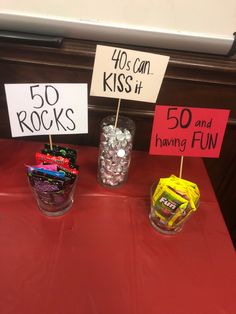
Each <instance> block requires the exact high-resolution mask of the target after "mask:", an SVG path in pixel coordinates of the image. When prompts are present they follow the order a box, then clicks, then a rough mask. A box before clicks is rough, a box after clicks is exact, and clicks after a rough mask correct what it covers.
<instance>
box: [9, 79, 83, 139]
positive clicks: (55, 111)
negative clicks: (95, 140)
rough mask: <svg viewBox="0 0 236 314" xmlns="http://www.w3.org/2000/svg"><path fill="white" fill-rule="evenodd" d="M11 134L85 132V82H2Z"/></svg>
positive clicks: (14, 135) (15, 135)
mask: <svg viewBox="0 0 236 314" xmlns="http://www.w3.org/2000/svg"><path fill="white" fill-rule="evenodd" d="M5 91H6V98H7V105H8V112H9V118H10V125H11V132H12V136H13V137H18V136H30V135H49V134H77V133H87V132H88V100H87V98H88V96H87V84H59V83H55V84H52V83H48V84H37V83H35V84H5Z"/></svg>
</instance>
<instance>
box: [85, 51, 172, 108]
mask: <svg viewBox="0 0 236 314" xmlns="http://www.w3.org/2000/svg"><path fill="white" fill-rule="evenodd" d="M168 61H169V57H168V56H162V55H157V54H153V53H147V52H141V51H136V50H130V49H123V48H116V47H108V46H100V45H98V46H97V49H96V56H95V62H94V68H93V77H92V84H91V90H90V95H91V96H103V97H111V98H119V99H121V98H122V99H130V100H137V101H146V102H152V103H154V102H156V99H157V96H158V93H159V90H160V87H161V84H162V81H163V78H164V74H165V71H166V67H167V65H168Z"/></svg>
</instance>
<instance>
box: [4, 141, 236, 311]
mask: <svg viewBox="0 0 236 314" xmlns="http://www.w3.org/2000/svg"><path fill="white" fill-rule="evenodd" d="M0 144H1V154H0V166H1V168H0V171H1V180H0V249H1V259H0V313H1V314H8V313H9V314H10V313H14V314H77V313H81V314H116V313H117V314H126V313H127V314H144V313H148V314H152V313H153V314H157V313H161V314H173V313H174V314H185V313H186V314H187V313H188V314H195V313H196V314H211V313H212V314H213V313H214V314H226V313H227V314H231V313H232V314H235V313H236V300H235V299H236V267H235V266H236V263H235V251H234V248H233V245H232V243H231V240H230V237H229V234H228V231H227V229H226V226H225V224H224V221H223V218H222V215H221V212H220V209H219V206H218V203H217V200H216V197H215V195H214V192H213V189H212V187H211V184H210V181H209V178H208V175H207V173H206V170H205V168H204V165H203V162H202V160H201V159H200V158H185V160H184V169H183V177H184V178H185V179H188V180H191V181H194V182H195V183H197V184H198V186H199V188H200V191H201V204H200V207H199V210H198V211H197V212H196V214H194V216H193V217H192V218H191V219H190V220H189V221H188V222H187V224H186V226H185V227H184V229H183V230H182V231H181V232H180V233H178V234H177V235H171V236H166V235H162V234H160V233H158V232H157V231H156V230H154V229H153V227H152V226H151V224H150V222H149V219H148V213H149V206H150V204H149V190H150V187H151V185H152V183H153V182H154V181H155V180H156V179H158V178H159V177H168V176H169V175H171V174H178V169H179V162H180V158H179V157H170V156H168V157H166V156H149V155H148V153H145V152H139V151H134V152H133V154H132V162H131V166H130V172H129V178H128V181H127V183H126V184H125V185H124V186H123V187H121V188H119V189H113V190H109V189H105V188H103V187H101V186H100V185H99V184H98V183H97V180H96V171H97V154H98V150H97V148H95V147H76V148H77V149H78V163H79V164H80V166H81V168H80V175H79V181H78V186H77V190H76V195H75V202H74V205H73V207H72V209H71V210H70V211H69V212H68V213H67V214H66V215H64V216H62V217H58V218H48V217H45V216H43V215H42V214H41V213H40V212H39V210H38V208H37V205H36V202H35V200H34V199H33V196H32V194H31V191H30V189H29V187H28V183H27V179H26V170H25V167H24V163H26V164H34V152H36V151H39V150H40V149H41V148H42V143H38V142H24V141H22V140H13V139H12V140H0Z"/></svg>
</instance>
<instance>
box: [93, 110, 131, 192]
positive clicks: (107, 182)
mask: <svg viewBox="0 0 236 314" xmlns="http://www.w3.org/2000/svg"><path fill="white" fill-rule="evenodd" d="M115 121H116V116H115V115H112V116H108V117H105V118H104V119H103V120H102V121H101V123H100V144H99V156H98V173H97V178H98V182H99V183H100V184H101V185H103V186H104V187H109V188H115V187H119V186H121V185H122V184H124V183H125V182H126V180H127V176H128V170H129V165H130V161H131V152H132V146H133V138H134V134H135V123H134V121H133V120H131V119H130V118H127V117H124V116H119V118H118V119H117V123H116V126H115Z"/></svg>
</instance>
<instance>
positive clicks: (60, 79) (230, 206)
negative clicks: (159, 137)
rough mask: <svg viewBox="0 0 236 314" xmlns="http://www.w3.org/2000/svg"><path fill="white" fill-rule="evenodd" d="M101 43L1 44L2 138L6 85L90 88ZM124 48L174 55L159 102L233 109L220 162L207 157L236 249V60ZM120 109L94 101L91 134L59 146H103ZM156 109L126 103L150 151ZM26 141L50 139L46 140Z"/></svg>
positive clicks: (140, 141)
mask: <svg viewBox="0 0 236 314" xmlns="http://www.w3.org/2000/svg"><path fill="white" fill-rule="evenodd" d="M96 44H106V43H101V42H99V43H98V42H91V41H82V40H77V39H76V40H75V39H64V41H63V44H62V46H61V47H60V48H49V47H42V46H33V45H27V44H19V43H18V44H17V43H9V42H4V41H2V42H0V110H1V111H0V137H2V138H10V137H11V132H10V126H9V118H8V112H7V105H6V99H5V92H4V84H5V83H39V82H42V83H48V82H54V83H88V85H89V89H90V83H91V78H92V70H93V63H94V56H95V49H96ZM113 46H115V44H113ZM118 46H119V47H123V48H128V49H136V50H141V51H147V52H152V53H159V54H163V55H168V56H170V62H169V65H168V68H167V71H166V74H165V78H164V81H163V84H162V87H161V91H160V94H159V97H158V103H160V104H171V105H178V106H192V107H208V108H226V109H230V110H231V114H230V119H229V122H228V125H227V130H226V135H225V138H224V142H223V147H222V151H221V156H220V158H219V159H211V158H205V159H204V162H205V165H206V167H207V170H208V173H209V176H210V178H211V181H212V184H213V187H214V189H215V192H216V195H217V197H218V200H219V203H220V205H221V209H222V213H223V215H224V218H225V221H226V224H227V226H228V229H229V231H230V234H231V237H232V239H233V241H234V242H235V245H236V210H235V208H234V206H235V205H234V204H235V203H236V197H235V195H236V193H235V191H234V187H235V186H236V145H235V143H236V60H233V59H230V58H228V57H223V56H214V55H204V54H195V53H187V52H186V53H184V52H178V51H167V50H161V49H154V48H144V47H134V46H127V45H126V46H122V45H118ZM116 106H117V100H116V99H110V98H102V97H89V133H88V134H86V135H70V136H56V141H58V142H65V143H75V144H80V145H96V146H97V145H98V140H99V138H98V137H99V132H98V128H99V122H100V120H101V119H102V118H103V117H105V116H106V115H108V114H110V113H115V111H116ZM154 106H155V104H151V103H143V102H134V101H126V100H122V102H121V114H123V115H127V116H129V117H131V118H132V119H133V120H134V121H135V123H136V127H137V130H136V135H135V143H134V146H135V147H134V148H135V149H139V150H148V148H149V139H150V134H151V128H152V121H153V113H154ZM25 139H33V140H42V141H45V140H46V139H45V138H44V137H32V138H25Z"/></svg>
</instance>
